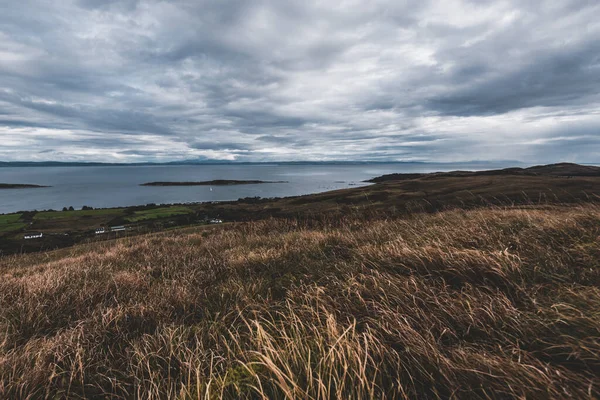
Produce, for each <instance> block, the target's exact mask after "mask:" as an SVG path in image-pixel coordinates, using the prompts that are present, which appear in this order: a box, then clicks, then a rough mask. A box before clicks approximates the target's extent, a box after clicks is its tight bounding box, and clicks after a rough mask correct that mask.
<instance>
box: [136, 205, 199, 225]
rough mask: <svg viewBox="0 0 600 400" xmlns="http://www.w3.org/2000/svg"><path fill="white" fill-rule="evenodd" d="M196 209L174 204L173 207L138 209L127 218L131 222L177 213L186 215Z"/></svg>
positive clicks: (170, 215) (175, 214)
mask: <svg viewBox="0 0 600 400" xmlns="http://www.w3.org/2000/svg"><path fill="white" fill-rule="evenodd" d="M193 212H194V211H193V210H192V209H190V208H188V207H184V206H172V207H160V208H155V209H152V210H143V211H136V212H134V214H133V215H132V216H130V217H127V218H126V220H127V221H129V222H139V221H147V220H151V219H158V218H166V217H173V216H177V215H185V214H190V213H193Z"/></svg>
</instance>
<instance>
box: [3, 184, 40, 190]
mask: <svg viewBox="0 0 600 400" xmlns="http://www.w3.org/2000/svg"><path fill="white" fill-rule="evenodd" d="M45 187H50V186H42V185H28V184H19V183H0V189H33V188H45Z"/></svg>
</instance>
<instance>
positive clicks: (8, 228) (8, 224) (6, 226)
mask: <svg viewBox="0 0 600 400" xmlns="http://www.w3.org/2000/svg"><path fill="white" fill-rule="evenodd" d="M21 215H22V214H6V215H0V232H12V231H16V230H19V229H22V228H24V227H25V226H27V224H26V223H24V222H21V221H19V220H20V218H21Z"/></svg>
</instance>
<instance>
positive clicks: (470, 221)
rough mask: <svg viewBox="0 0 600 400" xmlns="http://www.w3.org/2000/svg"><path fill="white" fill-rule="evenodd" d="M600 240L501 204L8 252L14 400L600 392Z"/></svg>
mask: <svg viewBox="0 0 600 400" xmlns="http://www.w3.org/2000/svg"><path fill="white" fill-rule="evenodd" d="M599 235H600V208H598V206H595V205H593V204H587V205H576V206H551V205H544V206H522V207H521V208H496V207H489V206H488V207H487V208H479V209H475V210H466V211H465V210H454V211H445V212H440V213H435V214H426V213H419V214H413V215H405V216H401V215H398V216H396V217H388V218H387V219H380V220H365V219H364V218H362V216H360V215H357V216H356V217H345V218H337V217H333V216H332V217H331V218H330V219H324V218H321V219H320V220H316V219H305V218H304V219H296V220H290V219H285V220H281V219H268V220H264V221H255V222H246V223H236V224H224V225H222V226H207V227H195V228H188V229H186V230H178V231H172V232H168V233H160V234H153V235H144V236H138V237H133V238H125V239H119V240H116V241H107V242H101V243H95V244H88V245H79V246H75V247H72V248H70V249H64V250H60V251H57V252H50V253H41V254H29V255H18V256H9V257H4V258H0V274H1V279H0V398H44V397H46V398H64V397H69V398H84V397H86V398H97V397H110V398H140V399H141V398H144V399H159V398H179V399H196V398H227V399H234V398H275V399H277V398H280V399H283V398H297V399H309V398H313V399H330V398H339V399H347V398H381V397H382V396H386V397H387V398H441V399H446V398H474V399H501V398H502V399H504V398H540V399H542V398H576V399H583V398H597V397H599V396H600V389H599V386H598V381H597V372H598V370H600V356H599V354H600V340H599V337H600V311H599V310H600V287H599V285H600V269H599V268H598V266H599V265H600V240H599V239H598V238H599Z"/></svg>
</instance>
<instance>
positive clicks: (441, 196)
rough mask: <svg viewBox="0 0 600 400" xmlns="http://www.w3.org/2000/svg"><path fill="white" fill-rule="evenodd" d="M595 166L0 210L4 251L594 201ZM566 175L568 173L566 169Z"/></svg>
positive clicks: (599, 184) (598, 184)
mask: <svg viewBox="0 0 600 400" xmlns="http://www.w3.org/2000/svg"><path fill="white" fill-rule="evenodd" d="M524 171H526V172H524ZM532 171H533V172H532ZM598 171H600V168H599V167H590V166H581V165H576V164H554V165H548V166H540V167H532V168H528V169H520V168H510V169H507V170H491V171H481V172H464V171H463V172H450V173H434V174H393V175H384V176H382V177H378V178H375V179H373V180H372V181H374V182H377V183H376V184H373V185H368V186H363V187H356V188H351V189H343V190H336V191H330V192H324V193H317V194H311V195H306V196H296V197H287V198H274V199H261V198H245V199H239V200H238V201H225V202H209V203H196V204H179V205H177V204H176V205H156V204H150V205H145V206H135V207H123V208H111V209H96V210H75V211H43V212H35V211H34V212H20V213H16V214H7V215H0V256H1V255H3V254H12V253H21V252H31V251H40V250H47V249H55V248H60V247H67V246H71V245H73V244H76V243H82V242H87V241H90V240H98V239H105V238H110V239H112V238H114V235H104V236H103V237H102V238H99V237H97V235H95V234H94V231H95V229H98V228H100V227H107V226H115V225H127V226H128V228H129V229H128V233H127V234H140V233H147V232H156V231H162V230H165V229H172V228H174V227H177V226H189V225H194V224H196V225H197V224H203V223H206V221H208V220H210V219H211V218H219V219H222V220H224V221H228V222H240V221H256V220H263V219H268V218H292V219H297V218H301V219H321V218H323V217H324V216H327V217H333V216H338V217H343V216H345V215H348V214H353V215H361V216H362V217H363V218H366V219H373V218H376V219H377V218H389V217H399V216H402V215H408V214H411V213H414V212H437V211H442V210H448V209H454V208H460V209H470V208H478V207H488V206H490V205H497V206H514V205H548V204H565V203H574V204H580V203H587V202H590V201H593V202H596V201H598V200H600V175H599V174H598ZM567 173H568V174H569V175H561V174H567ZM24 232H42V233H44V238H43V239H41V240H36V241H30V240H25V239H24V238H23V234H24Z"/></svg>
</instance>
